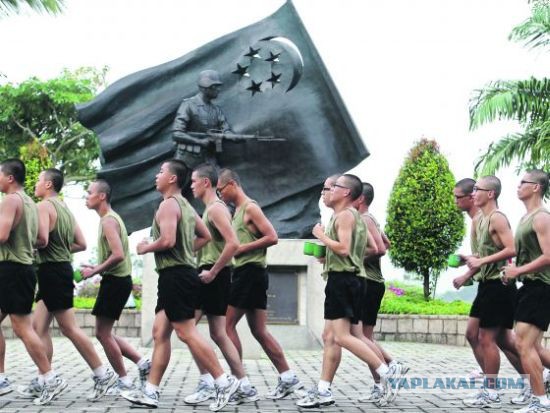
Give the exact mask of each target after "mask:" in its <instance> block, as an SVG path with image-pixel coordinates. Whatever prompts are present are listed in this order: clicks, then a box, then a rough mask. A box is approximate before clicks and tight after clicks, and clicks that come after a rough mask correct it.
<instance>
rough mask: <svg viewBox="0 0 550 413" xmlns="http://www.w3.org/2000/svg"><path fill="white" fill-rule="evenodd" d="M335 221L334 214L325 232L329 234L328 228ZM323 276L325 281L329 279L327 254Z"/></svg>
mask: <svg viewBox="0 0 550 413" xmlns="http://www.w3.org/2000/svg"><path fill="white" fill-rule="evenodd" d="M333 222H334V214H332V215H331V216H330V219H329V220H328V224H327V226H326V228H325V234H327V235H328V229H329V228H330V227H331V226H332V223H333ZM327 251H328V248H327ZM321 277H323V279H324V280H325V281H327V280H328V263H327V260H326V256H325V260H324V261H323V272H322V273H321Z"/></svg>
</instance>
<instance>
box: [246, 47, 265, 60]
mask: <svg viewBox="0 0 550 413" xmlns="http://www.w3.org/2000/svg"><path fill="white" fill-rule="evenodd" d="M261 49H262V48H261V47H258V48H257V49H254V48H253V47H249V48H248V53H247V54H245V56H246V57H250V58H251V59H254V58H256V59H261V58H262V57H261V56H260V54H259V52H260V50H261Z"/></svg>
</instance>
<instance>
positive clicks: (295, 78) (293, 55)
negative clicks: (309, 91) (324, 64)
mask: <svg viewBox="0 0 550 413" xmlns="http://www.w3.org/2000/svg"><path fill="white" fill-rule="evenodd" d="M261 41H262V42H274V43H277V44H278V45H279V46H280V47H281V48H282V49H283V50H284V51H285V52H287V53H288V56H289V57H290V61H291V62H292V79H291V81H290V85H288V89H287V90H286V91H287V92H290V91H291V90H292V89H294V87H295V86H296V85H297V84H298V82H299V81H300V78H301V77H302V74H303V73H304V59H303V58H302V54H301V53H300V49H298V46H296V44H295V43H294V42H293V41H292V40H290V39H288V38H286V37H281V36H271V37H266V38H264V39H262V40H261Z"/></svg>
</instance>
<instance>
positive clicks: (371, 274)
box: [363, 212, 384, 283]
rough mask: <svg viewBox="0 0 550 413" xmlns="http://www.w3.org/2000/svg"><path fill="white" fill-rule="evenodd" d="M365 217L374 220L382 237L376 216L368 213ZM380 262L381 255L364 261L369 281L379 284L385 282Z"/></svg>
mask: <svg viewBox="0 0 550 413" xmlns="http://www.w3.org/2000/svg"><path fill="white" fill-rule="evenodd" d="M363 215H364V216H366V217H368V218H370V219H372V221H373V222H374V225H376V228H377V229H378V232H379V233H380V235H382V232H381V231H380V224H379V223H378V221H377V220H376V218H374V216H372V214H370V213H368V212H365V213H364V214H363ZM367 229H368V226H367ZM380 261H381V258H380V255H375V256H371V257H367V258H365V259H364V264H365V274H366V276H367V280H370V281H376V282H379V283H383V282H384V276H383V275H382V268H381V265H380Z"/></svg>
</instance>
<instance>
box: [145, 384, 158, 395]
mask: <svg viewBox="0 0 550 413" xmlns="http://www.w3.org/2000/svg"><path fill="white" fill-rule="evenodd" d="M157 391H159V386H155V385H154V384H151V383H149V382H146V383H145V393H154V392H157Z"/></svg>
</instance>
